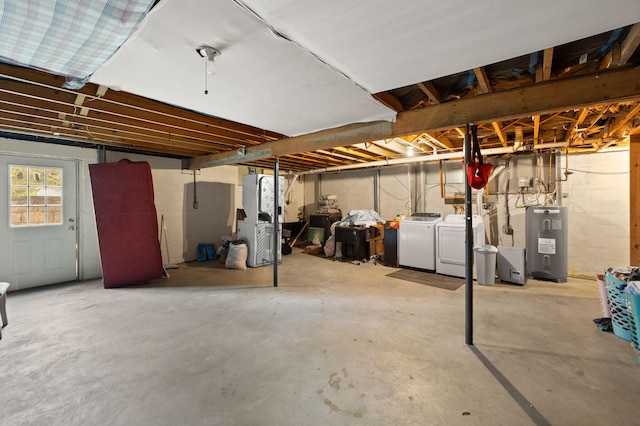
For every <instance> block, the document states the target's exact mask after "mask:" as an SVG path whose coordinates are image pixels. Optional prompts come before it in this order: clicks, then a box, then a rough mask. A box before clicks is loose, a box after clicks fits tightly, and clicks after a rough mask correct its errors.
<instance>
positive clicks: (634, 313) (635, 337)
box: [624, 281, 640, 362]
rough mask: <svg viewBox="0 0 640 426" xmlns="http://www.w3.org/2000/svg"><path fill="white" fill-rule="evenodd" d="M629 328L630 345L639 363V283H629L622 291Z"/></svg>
mask: <svg viewBox="0 0 640 426" xmlns="http://www.w3.org/2000/svg"><path fill="white" fill-rule="evenodd" d="M624 293H625V296H626V297H627V312H628V314H629V322H630V323H631V324H630V326H631V327H630V328H631V343H633V350H634V351H635V352H636V355H637V356H638V362H640V281H631V282H629V284H628V285H627V288H626V289H625V291H624Z"/></svg>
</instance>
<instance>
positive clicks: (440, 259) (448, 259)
mask: <svg viewBox="0 0 640 426" xmlns="http://www.w3.org/2000/svg"><path fill="white" fill-rule="evenodd" d="M465 222H466V216H465V215H462V214H450V215H448V216H447V217H446V218H445V219H444V220H443V221H442V222H440V223H438V224H436V273H438V274H443V275H451V276H454V277H462V278H464V276H465V273H466V267H465V252H466V250H465V246H466V244H465V241H466V236H465V233H466V226H465ZM471 223H472V232H473V246H474V247H478V246H483V245H484V241H485V240H484V222H483V221H482V217H481V216H478V215H473V216H472V221H471Z"/></svg>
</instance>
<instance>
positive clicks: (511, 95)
mask: <svg viewBox="0 0 640 426" xmlns="http://www.w3.org/2000/svg"><path fill="white" fill-rule="evenodd" d="M629 100H640V69H635V68H633V69H632V68H623V69H617V70H612V71H607V72H600V73H599V74H588V75H584V76H579V77H573V78H566V79H561V80H558V79H556V80H551V81H548V82H545V83H540V84H536V85H532V86H526V87H522V88H517V89H512V90H506V91H502V92H496V93H493V94H491V96H474V97H470V98H465V99H460V100H458V101H452V102H447V103H442V104H438V105H433V106H430V107H427V108H422V109H419V110H414V111H408V112H403V113H400V114H398V115H397V118H396V122H395V123H391V122H387V121H376V122H371V123H356V124H349V125H346V126H342V127H337V128H333V129H328V130H322V131H319V132H316V133H310V134H307V135H302V136H296V137H292V138H286V139H282V140H279V141H273V142H267V143H264V144H261V145H258V146H252V147H248V148H247V155H254V156H268V157H270V156H283V155H287V154H291V153H295V152H304V151H314V150H317V149H327V148H332V147H335V146H344V145H352V144H355V143H361V142H369V141H374V140H380V139H391V138H394V137H398V136H406V135H412V134H420V133H424V132H430V131H437V130H445V129H448V128H451V127H463V126H464V125H465V124H467V123H476V124H481V123H486V122H492V121H500V120H514V119H517V118H519V117H523V116H531V115H536V114H544V113H552V112H557V111H563V110H568V109H577V108H584V107H587V106H593V105H599V104H602V103H607V104H610V103H614V102H621V101H629ZM241 160H243V157H242V156H238V155H237V153H236V152H235V150H234V151H230V152H225V153H221V154H214V155H208V156H202V157H198V158H193V159H191V160H189V161H188V164H187V167H188V168H190V169H198V168H202V167H210V166H217V165H222V164H236V163H238V162H239V161H241ZM244 160H245V161H246V159H244Z"/></svg>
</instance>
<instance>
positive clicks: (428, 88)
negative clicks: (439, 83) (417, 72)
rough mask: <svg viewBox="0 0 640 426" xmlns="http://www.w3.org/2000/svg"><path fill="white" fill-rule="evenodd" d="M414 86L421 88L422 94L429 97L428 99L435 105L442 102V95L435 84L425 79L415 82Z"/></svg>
mask: <svg viewBox="0 0 640 426" xmlns="http://www.w3.org/2000/svg"><path fill="white" fill-rule="evenodd" d="M416 86H418V87H419V88H420V90H422V91H423V92H424V94H425V95H427V96H428V97H429V100H430V101H431V103H432V104H434V105H436V104H439V103H440V102H442V96H441V95H440V92H439V91H438V89H437V88H436V86H434V85H433V83H431V82H429V81H425V82H423V83H418V84H416Z"/></svg>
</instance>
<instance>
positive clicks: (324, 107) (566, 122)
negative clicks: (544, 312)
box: [0, 0, 640, 171]
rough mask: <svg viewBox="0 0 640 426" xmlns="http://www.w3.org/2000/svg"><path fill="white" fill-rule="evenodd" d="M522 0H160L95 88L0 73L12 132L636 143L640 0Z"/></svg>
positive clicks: (320, 160) (289, 156)
mask: <svg viewBox="0 0 640 426" xmlns="http://www.w3.org/2000/svg"><path fill="white" fill-rule="evenodd" d="M9 3H11V2H4V3H3V4H5V10H4V11H3V19H4V18H5V15H6V5H7V4H9ZM98 3H100V2H98ZM102 3H105V2H104V1H103V2H102ZM513 3H515V2H510V1H507V0H504V1H497V2H493V3H492V7H487V6H484V5H483V4H478V3H477V2H466V1H450V2H441V1H435V0H433V1H420V0H415V1H407V2H403V3H402V7H397V6H396V7H394V6H393V5H391V4H390V3H389V2H384V1H381V0H378V1H369V2H361V3H358V4H357V5H354V4H351V3H349V2H343V1H328V2H313V1H310V0H305V1H299V0H298V1H290V0H279V1H274V0H271V1H266V0H264V1H260V0H244V1H242V2H240V1H233V0H214V1H202V0H199V1H197V0H192V1H175V0H161V1H160V2H159V3H158V4H157V5H155V7H154V8H153V9H151V11H150V12H149V14H148V15H147V16H146V17H145V18H144V20H143V23H142V25H141V26H140V27H139V28H138V29H137V30H136V31H135V32H134V33H133V36H132V37H131V38H129V40H128V41H127V42H125V43H124V44H123V45H122V47H120V49H119V50H117V52H116V53H115V54H114V55H113V56H112V57H111V58H110V59H109V60H107V61H106V62H105V63H104V64H103V65H102V66H100V67H99V68H98V69H97V71H96V72H95V73H93V74H92V76H91V78H90V83H88V84H86V85H85V86H84V87H83V88H81V89H79V90H70V89H64V88H62V85H63V83H64V82H65V78H64V76H55V75H53V74H48V73H45V72H42V71H36V70H33V69H26V68H20V67H16V66H14V65H9V64H2V65H0V78H1V79H2V80H0V84H1V87H0V130H2V131H3V132H5V134H6V135H12V136H16V135H17V136H18V137H25V138H26V137H37V138H40V140H44V141H48V142H56V141H58V142H60V141H63V142H67V143H85V144H89V145H105V146H109V147H114V148H117V149H125V150H132V151H138V152H149V153H160V154H164V155H171V156H175V157H179V158H185V159H191V160H189V162H188V165H189V167H191V168H198V167H205V166H212V165H217V164H246V165H252V166H258V167H268V166H270V165H272V164H273V157H275V156H278V157H279V159H280V164H281V168H284V169H288V170H296V171H307V170H316V169H332V168H344V167H355V166H354V165H383V164H393V162H399V161H406V160H405V159H406V158H407V156H408V155H414V157H413V158H416V159H419V160H434V159H440V158H447V157H448V156H449V157H452V156H459V155H460V151H461V149H462V141H463V135H464V124H466V123H477V124H479V125H480V130H479V136H480V140H481V143H482V146H483V148H485V149H490V150H491V151H487V153H489V154H496V155H504V154H510V153H513V152H514V151H519V150H534V149H551V148H554V147H555V148H557V147H570V148H571V149H581V150H592V151H596V150H602V149H605V148H609V147H613V146H621V145H624V144H625V143H628V135H629V134H630V133H633V132H636V131H637V130H638V127H639V126H640V121H639V120H640V118H639V117H640V71H639V70H638V69H637V68H636V65H637V64H638V63H640V57H639V56H640V54H639V53H638V49H637V46H638V43H639V42H640V26H639V25H638V24H635V23H636V22H638V21H640V4H638V2H637V1H626V0H621V1H616V2H613V3H609V4H604V2H598V1H586V2H585V1H580V2H577V1H569V2H560V3H558V2H551V1H539V2H537V3H536V4H535V6H532V5H531V4H526V5H525V4H521V3H519V2H517V4H513ZM550 11H552V12H550ZM34 16H35V15H34ZM36 19H37V18H36ZM490 22H495V23H497V24H496V25H487V23H490ZM30 25H31V26H32V28H39V27H43V25H44V24H43V23H40V24H39V26H38V24H37V22H31V23H30ZM44 28H45V29H46V26H45V27H44ZM4 30H5V27H4V26H3V27H2V28H1V29H0V36H2V39H3V40H6V38H5V34H2V32H3V31H4ZM13 39H14V40H15V35H14V36H13ZM62 42H64V40H61V43H62ZM201 45H209V46H212V47H215V48H217V49H219V50H220V52H221V55H220V56H218V57H216V59H215V62H214V64H215V67H216V73H215V74H214V75H208V74H207V73H206V60H205V59H203V58H202V57H200V56H199V55H198V54H197V53H196V48H197V47H199V46H201ZM10 50H11V49H9V51H10ZM2 52H4V51H2ZM0 56H3V57H6V55H5V54H4V53H0ZM9 59H11V58H9ZM13 62H19V61H13ZM39 68H42V67H39ZM52 72H53V73H55V72H54V71H52ZM58 74H60V73H59V72H58ZM205 89H207V90H208V94H205V93H204V91H205ZM239 148H246V150H243V151H242V152H243V153H244V155H239V154H238V149H239Z"/></svg>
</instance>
